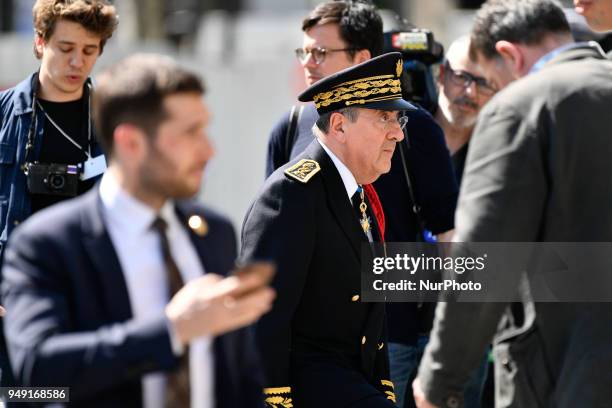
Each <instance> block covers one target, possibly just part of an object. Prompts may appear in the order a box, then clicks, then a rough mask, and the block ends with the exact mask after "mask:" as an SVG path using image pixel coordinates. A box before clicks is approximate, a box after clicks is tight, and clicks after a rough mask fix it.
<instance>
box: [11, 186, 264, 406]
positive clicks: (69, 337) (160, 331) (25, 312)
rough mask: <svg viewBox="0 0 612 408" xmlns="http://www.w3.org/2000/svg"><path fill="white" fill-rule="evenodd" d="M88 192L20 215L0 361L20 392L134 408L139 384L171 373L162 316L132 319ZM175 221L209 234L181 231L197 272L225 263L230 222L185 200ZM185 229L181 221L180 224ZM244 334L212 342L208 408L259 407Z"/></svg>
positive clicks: (230, 249) (224, 267)
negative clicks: (201, 224) (65, 394)
mask: <svg viewBox="0 0 612 408" xmlns="http://www.w3.org/2000/svg"><path fill="white" fill-rule="evenodd" d="M101 205H102V203H101V200H100V198H99V194H98V189H97V188H94V189H92V191H90V192H89V193H87V194H85V195H83V196H81V197H79V198H76V199H74V200H70V201H68V202H65V203H62V204H59V205H57V206H53V207H50V208H48V209H46V210H44V211H41V212H39V213H37V214H35V215H34V216H32V217H30V218H29V219H28V220H27V221H26V222H25V223H23V224H22V225H21V226H20V227H19V228H18V229H17V230H16V231H15V233H14V235H13V236H12V237H11V239H10V240H9V245H8V247H7V252H6V254H5V255H6V257H5V264H4V267H3V269H2V274H3V276H2V295H3V302H4V304H5V306H6V308H7V309H8V310H9V311H10V312H9V313H8V314H7V315H6V317H5V319H4V325H5V327H4V329H5V335H6V340H7V345H8V352H9V358H10V360H11V365H12V368H13V372H14V374H15V377H16V379H17V382H18V383H20V385H23V386H68V387H70V401H71V404H70V405H71V406H87V407H117V406H122V407H140V406H142V390H141V377H142V376H143V375H144V374H146V373H149V372H153V371H166V370H170V369H172V368H174V367H175V366H176V365H177V363H178V360H177V359H176V357H175V356H174V354H173V352H172V348H171V343H170V337H169V333H168V328H167V322H166V319H165V316H163V315H160V316H159V317H158V318H156V319H154V320H151V321H135V320H133V319H132V312H131V307H130V301H129V297H128V292H127V287H126V283H125V280H124V276H123V272H122V270H121V267H120V264H119V260H118V258H117V254H116V252H115V249H114V248H113V244H112V242H111V240H110V238H109V235H108V232H107V230H106V227H105V224H104V222H103V220H102V213H101V211H102V208H101ZM176 210H177V214H178V216H179V219H181V220H182V221H186V219H187V218H188V217H189V216H190V215H193V214H197V215H200V216H202V217H203V218H204V219H205V220H206V222H207V223H208V226H209V232H208V234H207V235H205V236H204V237H200V236H198V235H196V234H195V233H193V231H191V230H190V229H188V231H189V233H190V237H191V240H192V242H193V245H194V247H195V249H196V250H197V252H198V254H199V256H200V258H201V260H202V262H203V265H204V267H205V269H206V271H209V272H215V273H221V274H224V273H226V272H227V271H229V270H230V269H231V268H232V267H233V264H234V259H235V256H236V240H235V235H234V230H233V228H232V226H231V224H230V223H229V222H228V221H227V220H226V219H224V218H222V217H221V216H220V215H218V214H216V213H214V212H212V211H210V210H208V209H206V208H203V207H201V206H199V205H197V204H194V203H192V202H181V203H177V205H176ZM185 225H186V222H185ZM251 340H252V338H251V334H250V330H249V329H243V330H239V331H235V332H232V333H229V334H227V335H224V336H220V337H217V338H216V339H215V341H214V352H215V365H216V367H215V382H216V385H215V388H216V396H215V398H216V401H217V406H218V407H251V406H260V405H261V402H260V401H261V400H262V398H261V393H262V391H261V390H262V388H261V378H260V374H259V373H260V371H259V370H260V368H259V364H258V360H257V354H256V352H255V349H254V346H253V344H254V343H253V342H252V341H251Z"/></svg>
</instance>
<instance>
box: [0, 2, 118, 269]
mask: <svg viewBox="0 0 612 408" xmlns="http://www.w3.org/2000/svg"><path fill="white" fill-rule="evenodd" d="M32 12H33V19H34V29H35V32H36V34H35V38H34V55H35V56H36V58H38V59H40V61H41V63H40V68H39V70H38V71H37V72H36V73H34V74H32V75H30V76H28V77H27V78H26V79H25V80H24V81H22V82H21V83H19V84H18V85H17V86H15V87H14V88H10V89H8V90H6V91H4V92H2V93H0V180H1V181H0V262H1V261H2V258H3V252H4V247H5V246H6V241H7V239H8V237H9V235H10V234H11V232H12V230H13V229H14V228H15V227H16V226H17V225H18V224H19V223H20V222H22V221H23V220H24V219H25V218H27V217H28V216H30V215H31V214H32V213H34V212H36V211H39V210H41V209H43V208H45V207H48V206H50V205H52V204H55V203H57V202H59V201H61V200H64V199H66V198H69V197H74V196H76V195H78V194H81V193H83V192H85V191H86V190H88V189H89V188H91V187H92V186H93V184H94V183H95V180H96V179H97V176H99V175H100V174H102V172H103V171H104V170H105V168H106V163H105V160H104V156H103V155H102V153H101V150H100V149H99V147H98V145H97V143H96V141H95V137H94V134H93V125H92V121H91V117H90V103H89V102H90V93H91V83H90V81H89V79H88V77H89V74H90V72H91V70H92V68H93V67H94V64H95V63H96V61H97V59H98V57H99V56H100V54H101V53H102V50H103V48H104V45H105V43H106V41H107V40H108V39H109V38H110V37H111V35H112V34H113V31H114V30H115V28H116V26H117V22H118V20H117V14H116V11H115V8H114V6H112V5H110V4H109V3H108V2H107V1H105V0H93V1H84V0H74V1H67V0H37V1H36V3H35V4H34V7H33V10H32Z"/></svg>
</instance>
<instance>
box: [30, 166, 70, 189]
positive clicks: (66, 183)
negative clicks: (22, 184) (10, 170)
mask: <svg viewBox="0 0 612 408" xmlns="http://www.w3.org/2000/svg"><path fill="white" fill-rule="evenodd" d="M26 176H27V182H28V190H29V191H30V193H32V194H48V195H58V196H68V197H74V196H76V195H77V193H78V187H79V168H78V166H76V165H70V164H57V163H49V164H42V163H28V164H27V165H26Z"/></svg>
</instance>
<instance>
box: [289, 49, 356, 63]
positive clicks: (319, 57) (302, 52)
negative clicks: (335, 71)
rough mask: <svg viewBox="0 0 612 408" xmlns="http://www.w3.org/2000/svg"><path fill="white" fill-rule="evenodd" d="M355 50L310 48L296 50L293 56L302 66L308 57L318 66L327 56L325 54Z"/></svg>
mask: <svg viewBox="0 0 612 408" xmlns="http://www.w3.org/2000/svg"><path fill="white" fill-rule="evenodd" d="M356 50H357V49H356V48H336V49H329V48H322V47H317V48H310V49H307V48H296V49H295V56H296V57H297V59H298V60H299V61H300V62H301V63H302V64H306V61H308V56H309V55H312V59H313V60H314V63H315V64H317V65H319V64H321V63H322V62H323V61H325V57H326V56H327V54H329V53H331V52H340V51H356Z"/></svg>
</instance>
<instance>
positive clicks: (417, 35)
mask: <svg viewBox="0 0 612 408" xmlns="http://www.w3.org/2000/svg"><path fill="white" fill-rule="evenodd" d="M384 39H385V40H384V41H385V42H384V52H392V51H399V52H401V53H402V56H403V58H404V75H402V78H401V80H402V90H403V97H404V99H406V100H408V101H411V102H416V103H418V104H419V105H420V106H421V107H423V108H424V109H427V110H428V111H429V112H431V113H432V114H433V113H434V112H435V110H436V107H437V103H438V95H437V92H436V85H435V82H434V78H433V73H432V71H431V66H432V65H433V64H437V63H439V62H441V61H442V59H443V58H444V47H443V46H442V44H440V43H439V42H437V41H436V40H435V39H434V35H433V33H432V32H431V31H430V30H427V29H422V28H416V27H410V28H407V29H404V30H392V31H388V32H385V33H384Z"/></svg>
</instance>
